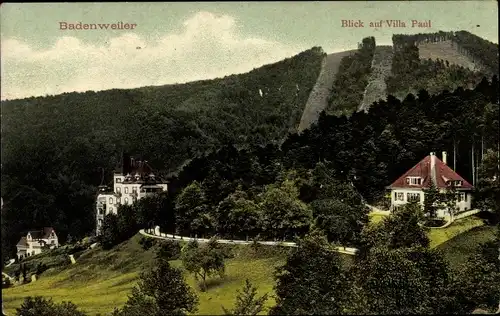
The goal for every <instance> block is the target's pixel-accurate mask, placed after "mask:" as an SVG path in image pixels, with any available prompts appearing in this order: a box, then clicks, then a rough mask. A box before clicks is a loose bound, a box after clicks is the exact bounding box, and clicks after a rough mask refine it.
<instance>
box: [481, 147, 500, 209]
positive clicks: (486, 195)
mask: <svg viewBox="0 0 500 316" xmlns="http://www.w3.org/2000/svg"><path fill="white" fill-rule="evenodd" d="M499 164H500V161H499V158H498V153H496V152H494V151H493V150H488V151H487V152H486V154H485V155H484V160H483V161H482V165H481V167H480V168H479V181H478V185H477V187H478V194H477V197H478V204H479V206H480V207H481V209H483V210H490V211H492V212H494V213H495V214H496V215H497V217H498V218H500V170H499V167H498V166H499Z"/></svg>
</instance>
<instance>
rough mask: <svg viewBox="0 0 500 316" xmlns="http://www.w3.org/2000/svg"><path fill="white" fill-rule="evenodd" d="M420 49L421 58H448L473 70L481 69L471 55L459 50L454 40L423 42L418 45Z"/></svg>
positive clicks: (451, 62) (452, 62)
mask: <svg viewBox="0 0 500 316" xmlns="http://www.w3.org/2000/svg"><path fill="white" fill-rule="evenodd" d="M418 50H419V56H420V59H429V58H430V59H432V60H437V59H442V60H447V61H448V62H449V63H450V64H454V65H458V66H462V67H464V68H469V69H470V70H472V71H479V70H480V69H479V68H478V67H477V66H476V65H475V64H474V63H473V62H472V60H471V59H470V58H469V57H467V56H465V55H462V54H460V53H459V52H458V51H457V49H456V48H455V47H454V45H453V43H452V41H441V42H436V43H431V42H429V43H421V44H419V45H418Z"/></svg>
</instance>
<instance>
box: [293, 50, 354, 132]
mask: <svg viewBox="0 0 500 316" xmlns="http://www.w3.org/2000/svg"><path fill="white" fill-rule="evenodd" d="M355 52H356V50H349V51H345V52H340V53H333V54H328V55H327V56H326V57H325V58H324V59H323V62H322V64H321V71H320V73H319V75H318V79H317V80H316V83H315V84H314V87H313V89H312V91H311V93H310V94H309V98H308V99H307V102H306V106H305V107H304V112H303V113H302V117H301V118H300V124H299V127H298V132H299V133H300V132H302V131H303V130H305V129H307V128H309V126H311V125H312V124H314V123H316V121H317V120H318V117H319V114H320V113H321V111H323V110H324V109H326V107H327V105H328V97H329V96H330V90H331V88H332V86H333V81H334V80H335V74H337V71H338V69H339V65H340V61H341V60H342V58H343V57H345V56H348V55H350V54H353V53H355Z"/></svg>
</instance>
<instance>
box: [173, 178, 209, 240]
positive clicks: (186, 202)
mask: <svg viewBox="0 0 500 316" xmlns="http://www.w3.org/2000/svg"><path fill="white" fill-rule="evenodd" d="M206 213H208V206H207V205H206V197H205V193H204V191H203V189H202V187H201V185H200V183H199V182H197V181H193V182H192V183H191V184H190V185H188V186H187V187H185V188H184V189H183V190H182V192H181V193H180V194H179V195H178V196H177V198H176V200H175V214H176V229H177V232H178V233H180V234H182V233H189V234H190V235H191V232H192V229H191V224H192V223H193V221H195V219H196V218H198V217H200V216H201V215H202V214H206Z"/></svg>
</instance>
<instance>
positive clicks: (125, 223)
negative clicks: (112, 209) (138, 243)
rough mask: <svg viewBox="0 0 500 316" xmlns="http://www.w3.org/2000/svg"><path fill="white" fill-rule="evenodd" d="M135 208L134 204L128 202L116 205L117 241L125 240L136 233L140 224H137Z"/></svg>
mask: <svg viewBox="0 0 500 316" xmlns="http://www.w3.org/2000/svg"><path fill="white" fill-rule="evenodd" d="M135 210H136V209H135V208H134V206H133V205H130V204H126V205H120V206H119V207H118V211H117V213H118V220H117V227H118V234H119V238H118V242H122V241H125V240H127V239H129V238H131V237H132V236H134V235H135V234H137V231H138V230H139V227H140V226H139V225H138V224H137V213H136V212H135Z"/></svg>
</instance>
